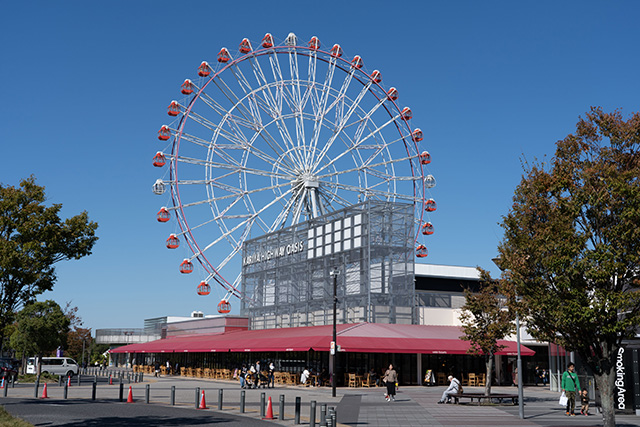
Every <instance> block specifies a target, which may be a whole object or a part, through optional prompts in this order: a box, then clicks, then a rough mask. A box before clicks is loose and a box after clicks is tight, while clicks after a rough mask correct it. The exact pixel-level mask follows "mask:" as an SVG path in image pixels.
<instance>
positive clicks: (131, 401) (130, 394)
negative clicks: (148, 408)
mask: <svg viewBox="0 0 640 427" xmlns="http://www.w3.org/2000/svg"><path fill="white" fill-rule="evenodd" d="M127 403H133V391H132V390H131V386H129V395H128V396H127Z"/></svg>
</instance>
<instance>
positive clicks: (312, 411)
mask: <svg viewBox="0 0 640 427" xmlns="http://www.w3.org/2000/svg"><path fill="white" fill-rule="evenodd" d="M316 405H317V403H316V401H315V400H312V401H311V404H310V405H309V427H316Z"/></svg>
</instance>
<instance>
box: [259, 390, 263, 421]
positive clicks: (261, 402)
mask: <svg viewBox="0 0 640 427" xmlns="http://www.w3.org/2000/svg"><path fill="white" fill-rule="evenodd" d="M260 418H264V392H263V393H260Z"/></svg>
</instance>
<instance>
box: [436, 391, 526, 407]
mask: <svg viewBox="0 0 640 427" xmlns="http://www.w3.org/2000/svg"><path fill="white" fill-rule="evenodd" d="M449 397H451V398H453V401H454V403H456V404H458V403H460V399H461V398H469V399H471V403H473V399H478V405H479V404H480V403H481V401H482V400H489V402H491V399H499V400H500V403H502V402H503V401H504V400H505V399H511V402H512V403H513V404H514V405H517V404H518V395H517V394H508V393H491V394H490V395H489V396H485V394H484V393H464V392H463V393H456V394H450V395H449Z"/></svg>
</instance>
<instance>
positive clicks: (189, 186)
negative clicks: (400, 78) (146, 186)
mask: <svg viewBox="0 0 640 427" xmlns="http://www.w3.org/2000/svg"><path fill="white" fill-rule="evenodd" d="M216 62H217V63H214V64H215V65H210V64H209V63H207V62H202V64H201V65H200V67H199V68H198V70H197V74H198V77H197V78H194V79H193V80H192V79H187V80H185V81H184V83H183V84H182V86H181V93H182V94H183V97H182V98H181V99H180V100H174V101H171V103H170V104H169V106H168V111H167V112H168V115H169V116H170V117H171V118H172V119H173V120H172V121H171V122H170V123H168V124H165V125H162V127H161V128H160V130H159V131H158V139H159V140H160V141H163V142H166V144H167V146H166V147H165V149H164V150H163V151H158V153H157V154H156V155H155V156H154V158H153V165H154V166H156V167H161V168H162V167H165V165H166V164H168V168H166V171H165V175H164V177H163V178H161V179H158V180H157V181H156V182H155V184H154V186H153V191H154V193H156V194H159V195H162V194H165V193H166V191H167V189H169V192H170V199H171V205H169V206H164V207H162V208H161V209H160V211H159V212H158V215H157V220H158V221H160V222H163V223H171V222H170V220H171V219H175V221H174V224H175V225H174V230H173V232H172V233H170V234H169V237H168V238H167V242H166V245H167V247H168V248H170V249H176V248H178V247H180V246H181V245H184V246H186V247H187V248H188V253H189V255H188V256H187V258H185V259H184V260H183V261H182V263H181V264H180V267H179V270H180V272H181V273H185V274H188V273H191V272H192V271H193V270H194V263H196V262H197V264H199V265H200V266H201V267H202V268H203V270H204V272H205V273H204V274H205V275H206V278H205V279H204V280H202V281H201V283H200V284H199V285H198V288H197V290H198V293H199V294H201V295H206V294H208V293H209V292H210V290H211V284H218V285H220V286H222V288H223V289H224V291H225V292H226V294H225V296H224V297H223V298H222V301H221V302H220V304H219V306H218V311H220V312H222V313H226V312H229V310H230V305H229V299H230V298H231V296H235V297H238V298H242V297H243V295H241V292H240V289H239V286H240V270H241V256H242V254H241V251H242V249H243V243H244V241H245V240H247V239H249V238H252V237H258V236H261V235H264V234H267V233H271V232H274V231H276V230H279V229H282V228H284V227H288V226H290V225H294V224H297V223H300V222H303V221H307V220H310V219H313V218H317V217H320V216H322V215H325V214H327V213H329V212H333V211H336V210H339V209H342V208H345V207H347V206H350V205H353V204H356V203H359V202H364V201H366V200H381V201H398V202H405V203H411V204H413V206H414V208H415V229H416V239H415V240H416V256H417V257H419V258H422V257H425V256H426V255H427V249H426V246H425V244H424V243H423V237H424V236H426V235H429V234H433V231H434V230H433V225H432V224H431V222H430V221H429V218H428V215H429V212H433V211H434V210H435V209H436V203H435V201H434V200H433V199H432V198H430V197H428V196H427V193H428V190H429V189H430V188H432V187H433V186H435V179H434V177H433V176H432V175H430V174H428V173H427V170H426V165H428V164H429V163H430V162H431V156H430V154H429V153H428V152H427V151H422V150H420V149H419V143H420V141H422V139H423V133H422V131H421V130H420V129H419V128H413V129H412V127H411V125H410V123H411V121H412V112H411V109H409V108H408V107H400V106H399V104H398V102H397V101H398V99H399V91H398V90H397V89H396V88H395V87H389V88H388V89H386V88H384V87H383V85H382V74H381V72H380V71H378V70H374V71H371V72H369V71H366V68H365V66H364V63H363V59H362V58H361V57H360V56H358V55H356V56H354V57H352V58H351V59H346V58H345V56H343V51H342V48H341V47H340V45H338V44H335V45H333V46H332V47H331V48H330V49H322V48H321V43H320V40H319V39H318V38H317V37H315V36H314V37H312V38H311V40H310V41H309V42H307V43H304V42H300V40H299V39H298V38H297V37H296V35H295V34H293V33H291V34H289V35H288V36H287V37H286V39H285V40H283V41H282V42H281V43H276V41H275V40H274V38H273V36H272V35H271V34H269V33H267V34H266V35H265V36H264V38H263V39H262V41H261V42H259V43H255V44H252V43H251V41H249V40H248V39H243V40H242V41H241V43H240V45H239V47H238V49H237V50H235V51H234V52H233V53H232V52H231V50H229V49H227V48H222V49H221V50H220V52H219V53H218V55H217V61H216Z"/></svg>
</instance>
